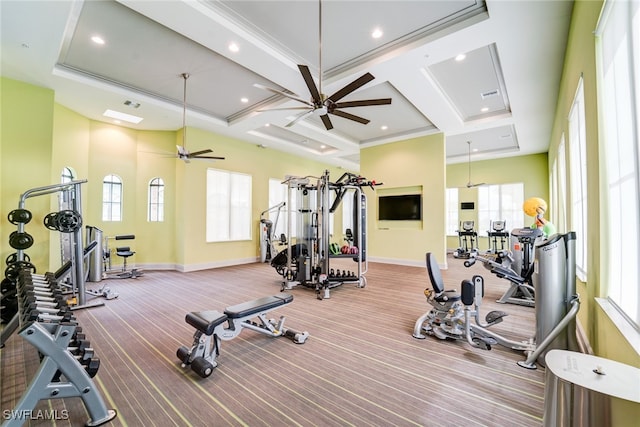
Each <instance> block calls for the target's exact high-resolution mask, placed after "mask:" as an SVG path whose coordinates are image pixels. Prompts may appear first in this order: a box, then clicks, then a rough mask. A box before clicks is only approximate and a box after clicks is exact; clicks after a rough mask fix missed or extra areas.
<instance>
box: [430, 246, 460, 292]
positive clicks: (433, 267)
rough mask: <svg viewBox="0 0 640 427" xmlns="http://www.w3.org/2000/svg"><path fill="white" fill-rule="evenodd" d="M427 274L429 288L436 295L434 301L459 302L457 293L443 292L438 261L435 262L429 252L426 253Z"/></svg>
mask: <svg viewBox="0 0 640 427" xmlns="http://www.w3.org/2000/svg"><path fill="white" fill-rule="evenodd" d="M427 273H428V274H429V280H430V281H431V287H432V288H433V291H434V292H435V293H436V296H435V298H434V299H435V300H436V301H437V302H447V301H452V302H455V301H460V294H458V292H456V291H452V290H449V291H445V290H444V280H442V273H441V272H440V266H439V265H438V260H436V257H435V256H434V255H433V254H432V253H431V252H427Z"/></svg>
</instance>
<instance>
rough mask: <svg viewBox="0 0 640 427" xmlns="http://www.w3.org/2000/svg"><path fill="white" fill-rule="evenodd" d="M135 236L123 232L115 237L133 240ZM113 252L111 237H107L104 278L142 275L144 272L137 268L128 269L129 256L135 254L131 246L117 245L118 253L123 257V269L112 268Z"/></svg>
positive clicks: (128, 277)
mask: <svg viewBox="0 0 640 427" xmlns="http://www.w3.org/2000/svg"><path fill="white" fill-rule="evenodd" d="M135 238H136V236H135V235H133V234H121V235H117V236H114V237H113V239H114V240H133V239H135ZM111 252H112V251H111V249H110V248H109V237H107V238H106V239H105V245H104V250H103V253H102V257H103V264H104V267H103V268H104V271H103V275H102V277H103V279H135V278H136V277H139V276H142V275H143V274H144V273H143V272H142V271H141V270H139V269H137V268H132V269H131V270H127V258H129V257H130V256H133V255H134V254H135V252H134V251H132V250H131V247H130V246H118V247H116V250H115V253H116V255H117V256H119V257H121V258H122V259H123V263H122V269H120V270H113V269H112V268H111Z"/></svg>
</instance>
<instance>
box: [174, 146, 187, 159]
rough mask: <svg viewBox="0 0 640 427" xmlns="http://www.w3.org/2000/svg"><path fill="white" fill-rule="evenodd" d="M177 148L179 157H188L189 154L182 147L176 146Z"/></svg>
mask: <svg viewBox="0 0 640 427" xmlns="http://www.w3.org/2000/svg"><path fill="white" fill-rule="evenodd" d="M176 148H178V155H179V156H188V155H189V152H188V151H187V150H186V149H185V148H184V147H183V146H182V145H176Z"/></svg>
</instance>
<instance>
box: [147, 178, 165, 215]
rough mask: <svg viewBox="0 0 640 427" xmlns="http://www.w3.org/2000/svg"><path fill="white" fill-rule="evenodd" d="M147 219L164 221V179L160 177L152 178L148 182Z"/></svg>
mask: <svg viewBox="0 0 640 427" xmlns="http://www.w3.org/2000/svg"><path fill="white" fill-rule="evenodd" d="M147 219H148V220H149V221H151V222H162V221H164V181H163V180H162V178H153V179H152V180H151V182H149V214H148V216H147Z"/></svg>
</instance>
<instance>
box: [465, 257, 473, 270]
mask: <svg viewBox="0 0 640 427" xmlns="http://www.w3.org/2000/svg"><path fill="white" fill-rule="evenodd" d="M475 263H476V259H475V258H469V259H468V260H466V261H465V262H464V266H465V267H467V268H468V267H471V266H472V265H473V264H475Z"/></svg>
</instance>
